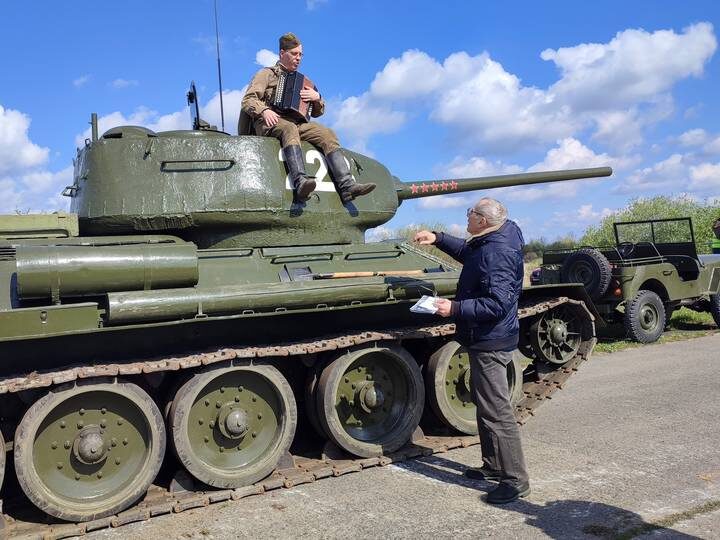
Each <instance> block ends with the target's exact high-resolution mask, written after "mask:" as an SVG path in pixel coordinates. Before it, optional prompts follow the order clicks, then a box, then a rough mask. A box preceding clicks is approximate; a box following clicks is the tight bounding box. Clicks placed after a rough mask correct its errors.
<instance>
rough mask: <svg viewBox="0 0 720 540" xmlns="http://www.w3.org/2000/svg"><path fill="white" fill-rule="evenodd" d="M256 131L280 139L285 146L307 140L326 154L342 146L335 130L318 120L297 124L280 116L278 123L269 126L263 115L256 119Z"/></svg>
mask: <svg viewBox="0 0 720 540" xmlns="http://www.w3.org/2000/svg"><path fill="white" fill-rule="evenodd" d="M255 133H257V134H258V135H262V136H265V137H276V138H278V139H280V145H281V146H282V147H283V148H285V147H286V146H291V145H295V144H296V145H300V141H307V142H309V143H310V144H312V145H313V146H317V147H318V148H319V149H320V151H321V152H322V153H323V154H325V155H327V154H329V153H330V152H333V151H335V150H337V149H338V148H340V142H339V141H338V138H337V135H335V132H334V131H333V130H332V129H330V128H329V127H325V126H323V125H322V124H318V123H317V122H305V123H303V124H296V123H295V122H291V121H289V120H285V119H284V118H279V119H278V122H277V124H275V125H274V126H272V127H267V126H266V125H265V121H264V120H263V119H262V116H261V117H260V118H258V119H257V120H256V121H255Z"/></svg>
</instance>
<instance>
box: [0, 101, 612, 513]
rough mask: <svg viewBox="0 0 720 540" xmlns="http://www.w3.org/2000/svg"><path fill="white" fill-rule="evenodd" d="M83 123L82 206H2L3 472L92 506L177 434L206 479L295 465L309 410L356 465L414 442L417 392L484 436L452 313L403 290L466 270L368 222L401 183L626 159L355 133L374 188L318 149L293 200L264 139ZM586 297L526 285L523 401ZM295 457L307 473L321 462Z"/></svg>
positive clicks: (577, 330) (548, 374) (142, 475)
mask: <svg viewBox="0 0 720 540" xmlns="http://www.w3.org/2000/svg"><path fill="white" fill-rule="evenodd" d="M91 123H92V136H91V138H90V139H89V140H87V141H86V143H85V145H84V147H83V148H81V149H79V150H78V153H77V156H76V159H75V172H74V183H73V185H72V186H69V187H68V188H67V189H66V190H65V192H64V193H65V195H67V196H69V197H70V198H71V200H72V213H70V214H49V215H35V216H33V215H18V216H3V217H0V284H2V287H0V358H2V363H1V364H0V410H1V411H2V424H0V426H1V428H2V433H3V435H4V438H0V444H2V443H4V444H5V446H6V450H7V456H8V457H9V459H8V460H7V462H5V460H4V459H2V461H3V463H0V478H1V476H2V471H5V469H7V471H6V472H8V473H9V472H10V471H13V470H14V472H13V474H9V475H8V476H14V477H16V478H17V483H16V482H15V481H14V480H13V481H12V482H6V484H12V485H15V484H18V485H19V486H20V488H21V489H22V492H24V495H25V496H26V497H27V499H29V500H30V501H32V502H33V503H34V504H35V505H36V506H37V507H38V508H40V509H42V510H43V511H44V512H46V513H48V514H50V515H52V516H55V517H56V518H60V519H64V520H70V521H80V522H82V521H89V520H96V521H95V524H96V525H97V523H98V522H97V520H99V518H103V517H106V516H111V515H113V514H117V513H118V512H121V511H123V510H125V509H127V508H128V507H129V506H131V505H133V504H134V503H135V502H136V501H138V500H139V499H140V498H141V497H143V495H144V494H145V493H146V492H147V490H148V487H149V486H150V485H151V483H152V482H153V481H154V480H155V478H156V476H157V475H158V472H159V470H160V468H161V465H162V464H163V462H164V461H167V460H166V449H167V454H171V455H174V456H175V458H177V463H178V464H179V466H181V467H184V469H185V470H186V471H187V473H189V476H191V477H192V478H194V479H195V481H196V482H197V484H196V485H198V486H205V487H203V488H202V489H210V488H208V487H207V486H211V487H213V488H226V489H229V488H238V487H240V486H248V485H250V484H253V483H256V482H262V481H263V479H264V478H266V477H268V475H271V473H273V471H275V470H276V469H277V468H278V467H279V466H282V467H285V468H287V467H288V459H290V457H291V456H290V454H289V453H288V451H289V449H290V448H291V444H292V443H293V440H294V439H299V438H300V436H301V435H303V434H307V433H308V432H309V431H313V428H312V427H310V426H313V427H314V428H315V430H316V431H317V432H318V433H319V434H320V435H319V436H320V437H322V438H323V439H325V440H327V441H329V443H328V444H327V445H326V448H325V452H326V454H325V455H326V456H330V455H337V454H338V453H340V452H344V453H345V454H346V458H347V459H350V460H351V459H357V458H358V457H359V458H365V461H362V465H363V466H367V465H368V463H370V461H367V460H372V459H373V458H376V457H377V456H383V455H388V454H390V453H393V452H396V451H397V450H398V449H400V448H401V447H404V445H407V444H408V443H409V442H410V441H411V437H413V434H414V433H415V434H416V435H417V433H418V431H417V428H418V424H419V422H420V420H421V416H423V410H424V408H427V409H428V411H427V413H428V414H426V415H425V416H426V417H430V416H431V413H432V416H433V417H436V418H439V419H440V420H441V422H442V423H444V424H445V426H446V429H453V430H458V431H460V432H462V433H473V432H474V431H475V429H476V426H475V424H474V405H473V403H472V401H471V397H470V393H469V387H470V383H469V371H468V361H467V353H466V352H465V351H464V350H463V349H462V347H460V345H458V344H457V343H456V342H455V341H453V333H454V326H453V325H452V324H448V321H447V320H443V319H440V318H438V317H435V316H429V315H418V314H414V313H411V312H410V310H409V307H410V306H411V305H412V304H413V303H414V302H415V301H416V300H417V299H418V298H419V297H420V296H422V295H424V294H428V295H440V296H444V297H452V296H453V294H454V291H455V286H456V281H457V277H458V269H457V268H456V267H454V266H452V265H449V264H448V263H446V262H443V261H442V260H440V259H438V258H435V257H433V256H432V255H430V254H428V252H426V251H423V250H421V249H418V248H416V247H413V246H411V245H408V244H406V243H402V242H381V243H365V242H364V233H365V231H366V230H367V229H368V228H371V227H376V226H379V225H382V224H383V223H386V222H387V221H388V220H390V219H391V218H392V217H393V216H394V215H395V213H396V211H397V209H398V206H399V205H400V203H402V202H403V201H404V200H407V199H414V198H419V197H429V196H434V195H442V194H448V193H460V192H467V191H472V190H487V189H490V188H496V187H502V186H517V185H525V184H534V183H539V182H551V181H561V180H572V179H579V178H589V177H598V176H606V175H609V174H610V173H611V171H610V169H609V168H599V169H582V170H571V171H552V172H536V173H528V174H514V175H507V176H495V177H489V178H472V179H450V180H425V181H416V182H401V181H399V180H398V179H397V178H395V177H394V176H393V175H392V174H390V172H389V171H388V170H387V169H386V168H385V167H384V166H383V165H382V164H381V163H379V162H377V161H376V160H374V159H371V158H370V157H367V156H364V155H361V154H358V153H355V152H351V151H347V150H344V151H343V152H344V154H345V156H346V158H347V160H348V162H349V164H350V166H351V169H352V173H353V174H354V175H355V177H356V179H357V180H358V181H360V182H365V181H367V182H374V183H376V184H377V188H376V189H375V191H374V192H372V193H371V194H370V195H368V196H365V197H362V198H359V199H357V200H355V201H354V202H352V203H349V204H347V205H344V206H343V205H342V204H341V202H340V199H339V197H338V195H337V193H336V192H335V190H334V188H333V184H332V182H331V179H330V178H329V176H328V172H327V167H326V164H325V162H324V160H323V157H322V155H321V154H320V152H319V151H318V150H316V149H315V148H313V147H310V146H308V145H305V146H304V147H303V149H304V152H305V158H306V162H307V165H308V172H309V173H310V174H314V175H315V176H316V178H317V183H318V188H317V190H316V192H315V193H314V194H313V196H312V197H311V199H310V200H309V201H308V202H307V203H306V204H304V205H297V204H294V203H293V194H292V190H291V188H290V185H289V182H288V179H287V173H286V169H285V166H284V164H283V162H282V153H281V151H280V146H279V143H278V141H277V140H275V139H273V138H263V137H254V136H230V135H228V134H226V133H222V132H218V131H214V130H211V129H194V130H187V131H168V132H161V133H155V132H153V131H150V130H149V129H145V128H142V127H137V126H121V127H115V128H113V129H110V130H109V131H107V132H105V134H104V135H102V136H98V133H97V122H96V117H95V115H93V120H92V122H91ZM199 124H201V123H200V122H196V125H199ZM584 294H585V293H584V289H583V288H582V287H581V286H573V285H562V286H548V287H534V288H532V289H531V290H527V291H524V292H523V296H522V298H521V303H520V307H519V309H520V315H521V320H522V336H523V338H522V343H521V350H522V351H523V352H524V353H525V355H526V356H527V357H528V358H529V360H528V361H527V363H529V365H528V366H527V367H524V366H523V365H521V364H520V362H519V361H516V362H513V363H512V364H511V365H510V366H509V368H508V380H509V383H510V386H511V389H512V392H513V399H514V401H515V403H516V404H517V413H518V419H519V420H523V419H524V418H525V417H526V416H527V414H528V413H529V412H530V411H531V410H532V409H533V408H534V407H535V406H536V404H537V403H539V401H540V400H541V399H542V398H543V397H544V396H547V395H548V394H549V393H551V392H552V390H553V389H554V388H557V387H558V386H559V385H560V383H561V382H562V381H564V379H566V378H567V377H568V376H569V375H570V373H571V372H572V370H573V368H574V367H576V366H577V364H578V363H580V362H581V361H582V360H584V359H586V358H587V357H588V355H589V354H590V351H591V350H592V347H593V345H594V343H595V338H594V326H593V317H592V315H591V313H590V312H589V311H588V309H587V308H586V306H585V305H584V304H583V302H582V300H583V298H584ZM523 390H525V393H524V392H523ZM426 402H427V405H426ZM297 426H300V428H301V429H299V430H296V427H297ZM306 426H307V427H306ZM296 431H297V433H296ZM313 437H315V440H317V438H318V435H315V434H313ZM412 440H413V441H416V442H417V438H415V439H412ZM293 448H295V447H293ZM5 455H6V452H5V451H2V452H0V457H2V458H4V456H5ZM306 459H309V458H306ZM328 459H329V458H328ZM171 461H172V460H171ZM375 461H376V462H377V459H376V460H375ZM302 463H304V464H305V465H302V464H298V463H297V462H296V464H295V465H296V466H295V467H294V468H293V469H292V470H297V471H304V473H303V474H306V475H310V476H312V477H313V478H315V477H320V473H319V472H318V471H319V470H320V469H319V468H317V467H315V468H312V467H310V466H308V465H307V463H309V462H308V461H304V462H302ZM317 463H321V462H320V461H317ZM322 463H325V464H327V463H328V462H327V461H326V462H322ZM344 463H355V464H357V463H360V461H354V462H353V461H346V462H344ZM353 466H355V465H353ZM360 466H361V465H359V464H358V465H357V467H358V468H359V467H360ZM303 467H305V468H303ZM325 468H326V469H327V466H326V467H325ZM313 471H314V472H313ZM336 472H337V471H336ZM313 475H314V476H313ZM273 478H274V477H273ZM293 478H294V477H290V480H287V478H286V479H285V480H284V483H285V485H288V482H289V483H290V485H292V484H293ZM273 481H274V480H273ZM265 482H266V484H264V485H265V487H266V489H269V488H268V485H267V482H268V481H267V480H265ZM280 483H281V484H282V483H283V481H281V482H280ZM6 489H7V488H6ZM3 495H5V499H6V501H7V499H8V497H11V495H9V494H7V493H4V494H3ZM18 496H19V497H22V495H18ZM226 498H227V497H226ZM211 500H213V499H211ZM217 500H223V499H222V498H221V497H218V498H217ZM6 506H7V505H6ZM180 506H181V508H182V507H183V506H182V505H180ZM176 508H177V507H176ZM123 519H124V518H122V519H120V518H119V522H123ZM97 526H99V525H97Z"/></svg>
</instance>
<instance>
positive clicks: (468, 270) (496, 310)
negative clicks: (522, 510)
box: [415, 198, 530, 504]
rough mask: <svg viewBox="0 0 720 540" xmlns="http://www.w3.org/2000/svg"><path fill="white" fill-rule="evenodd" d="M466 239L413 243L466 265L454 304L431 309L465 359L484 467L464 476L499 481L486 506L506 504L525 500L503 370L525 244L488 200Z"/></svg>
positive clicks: (432, 237)
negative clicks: (451, 329)
mask: <svg viewBox="0 0 720 540" xmlns="http://www.w3.org/2000/svg"><path fill="white" fill-rule="evenodd" d="M467 231H468V232H469V233H470V235H471V236H470V237H469V238H468V239H467V240H462V239H460V238H455V237H453V236H450V235H449V234H445V233H442V232H430V231H420V232H419V233H417V234H416V235H415V242H418V243H420V244H434V245H435V246H437V247H438V248H440V249H441V250H443V251H444V252H445V253H447V254H448V255H450V256H452V257H453V258H454V259H456V260H457V261H458V262H460V263H462V264H463V269H462V272H461V273H460V279H459V281H458V284H457V292H456V294H455V299H454V300H452V301H451V300H448V299H446V298H439V299H438V300H436V303H435V305H436V307H437V309H438V311H437V313H438V314H439V315H441V316H443V317H453V318H454V319H455V323H456V335H457V340H458V341H459V342H460V343H461V344H462V345H464V346H465V347H466V348H467V350H468V353H469V356H470V375H471V380H472V386H473V397H474V401H475V404H476V405H477V421H478V430H479V432H480V445H481V449H482V459H483V466H482V467H480V468H470V469H468V470H466V471H465V475H466V476H468V477H469V478H473V479H478V480H479V479H484V480H492V481H499V484H498V486H497V487H496V488H495V489H494V490H492V491H490V493H488V495H487V499H486V500H487V502H489V503H492V504H504V503H508V502H511V501H514V500H516V499H517V498H519V497H524V496H526V495H527V494H528V493H530V482H529V478H528V473H527V468H526V466H525V458H524V456H523V451H522V445H521V442H520V430H519V428H518V424H517V422H516V421H515V416H514V414H513V408H512V406H511V404H510V393H509V389H508V381H507V365H508V363H510V361H511V360H512V355H513V350H514V349H515V348H517V345H518V339H519V328H520V324H519V320H518V315H517V310H518V299H519V297H520V292H521V290H522V281H523V257H522V248H523V245H524V241H523V237H522V232H521V231H520V228H519V227H518V226H517V225H516V224H515V223H514V222H512V221H510V220H508V219H507V210H506V209H505V207H504V206H503V205H502V204H500V203H499V202H498V201H496V200H494V199H489V198H484V199H480V201H478V203H477V204H476V205H475V206H474V207H473V208H468V210H467Z"/></svg>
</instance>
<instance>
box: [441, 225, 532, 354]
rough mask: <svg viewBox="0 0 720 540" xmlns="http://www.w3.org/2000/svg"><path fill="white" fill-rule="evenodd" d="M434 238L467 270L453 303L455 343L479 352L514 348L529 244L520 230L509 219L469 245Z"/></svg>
mask: <svg viewBox="0 0 720 540" xmlns="http://www.w3.org/2000/svg"><path fill="white" fill-rule="evenodd" d="M435 234H436V235H437V240H436V241H435V245H436V246H437V247H438V248H440V249H441V250H443V251H444V252H445V253H447V254H448V255H450V256H451V257H453V258H454V259H455V260H457V261H458V262H460V263H462V265H463V269H462V272H461V273H460V279H459V280H458V284H457V292H456V293H455V300H454V301H453V302H452V316H453V318H454V319H455V325H456V337H457V340H458V341H459V342H460V343H461V344H463V345H465V346H466V347H471V348H473V349H476V350H481V351H511V350H513V349H515V348H516V347H517V344H518V337H519V329H520V323H519V321H518V315H517V310H518V299H519V298H520V292H521V291H522V282H523V256H522V248H523V245H524V244H525V242H524V240H523V237H522V232H521V231H520V228H519V227H518V226H517V225H516V224H515V223H514V222H512V221H509V220H508V221H506V222H505V223H503V225H502V226H501V227H500V228H499V229H498V230H497V231H493V232H490V233H488V234H486V235H483V236H480V237H477V238H472V239H470V240H469V241H465V240H462V239H460V238H455V237H454V236H450V235H449V234H445V233H435Z"/></svg>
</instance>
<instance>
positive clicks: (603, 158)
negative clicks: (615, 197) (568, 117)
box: [528, 137, 640, 172]
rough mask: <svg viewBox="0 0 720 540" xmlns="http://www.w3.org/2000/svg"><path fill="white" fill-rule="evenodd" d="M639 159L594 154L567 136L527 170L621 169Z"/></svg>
mask: <svg viewBox="0 0 720 540" xmlns="http://www.w3.org/2000/svg"><path fill="white" fill-rule="evenodd" d="M639 159H640V158H639V157H637V156H630V157H622V158H618V157H613V156H610V155H609V154H605V153H603V154H596V153H595V152H593V151H592V150H591V149H590V148H588V147H587V146H585V145H584V144H582V143H581V142H580V141H579V140H577V139H574V138H572V137H567V138H565V139H562V140H559V141H557V146H556V147H555V148H551V149H550V150H548V152H547V154H546V155H545V159H543V160H542V161H541V162H539V163H536V164H535V165H533V166H532V167H530V168H529V169H528V170H529V171H530V172H532V171H548V170H559V169H587V168H589V167H613V168H614V169H621V170H622V169H627V168H628V167H631V166H633V165H635V164H637V161H638V160H639Z"/></svg>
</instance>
